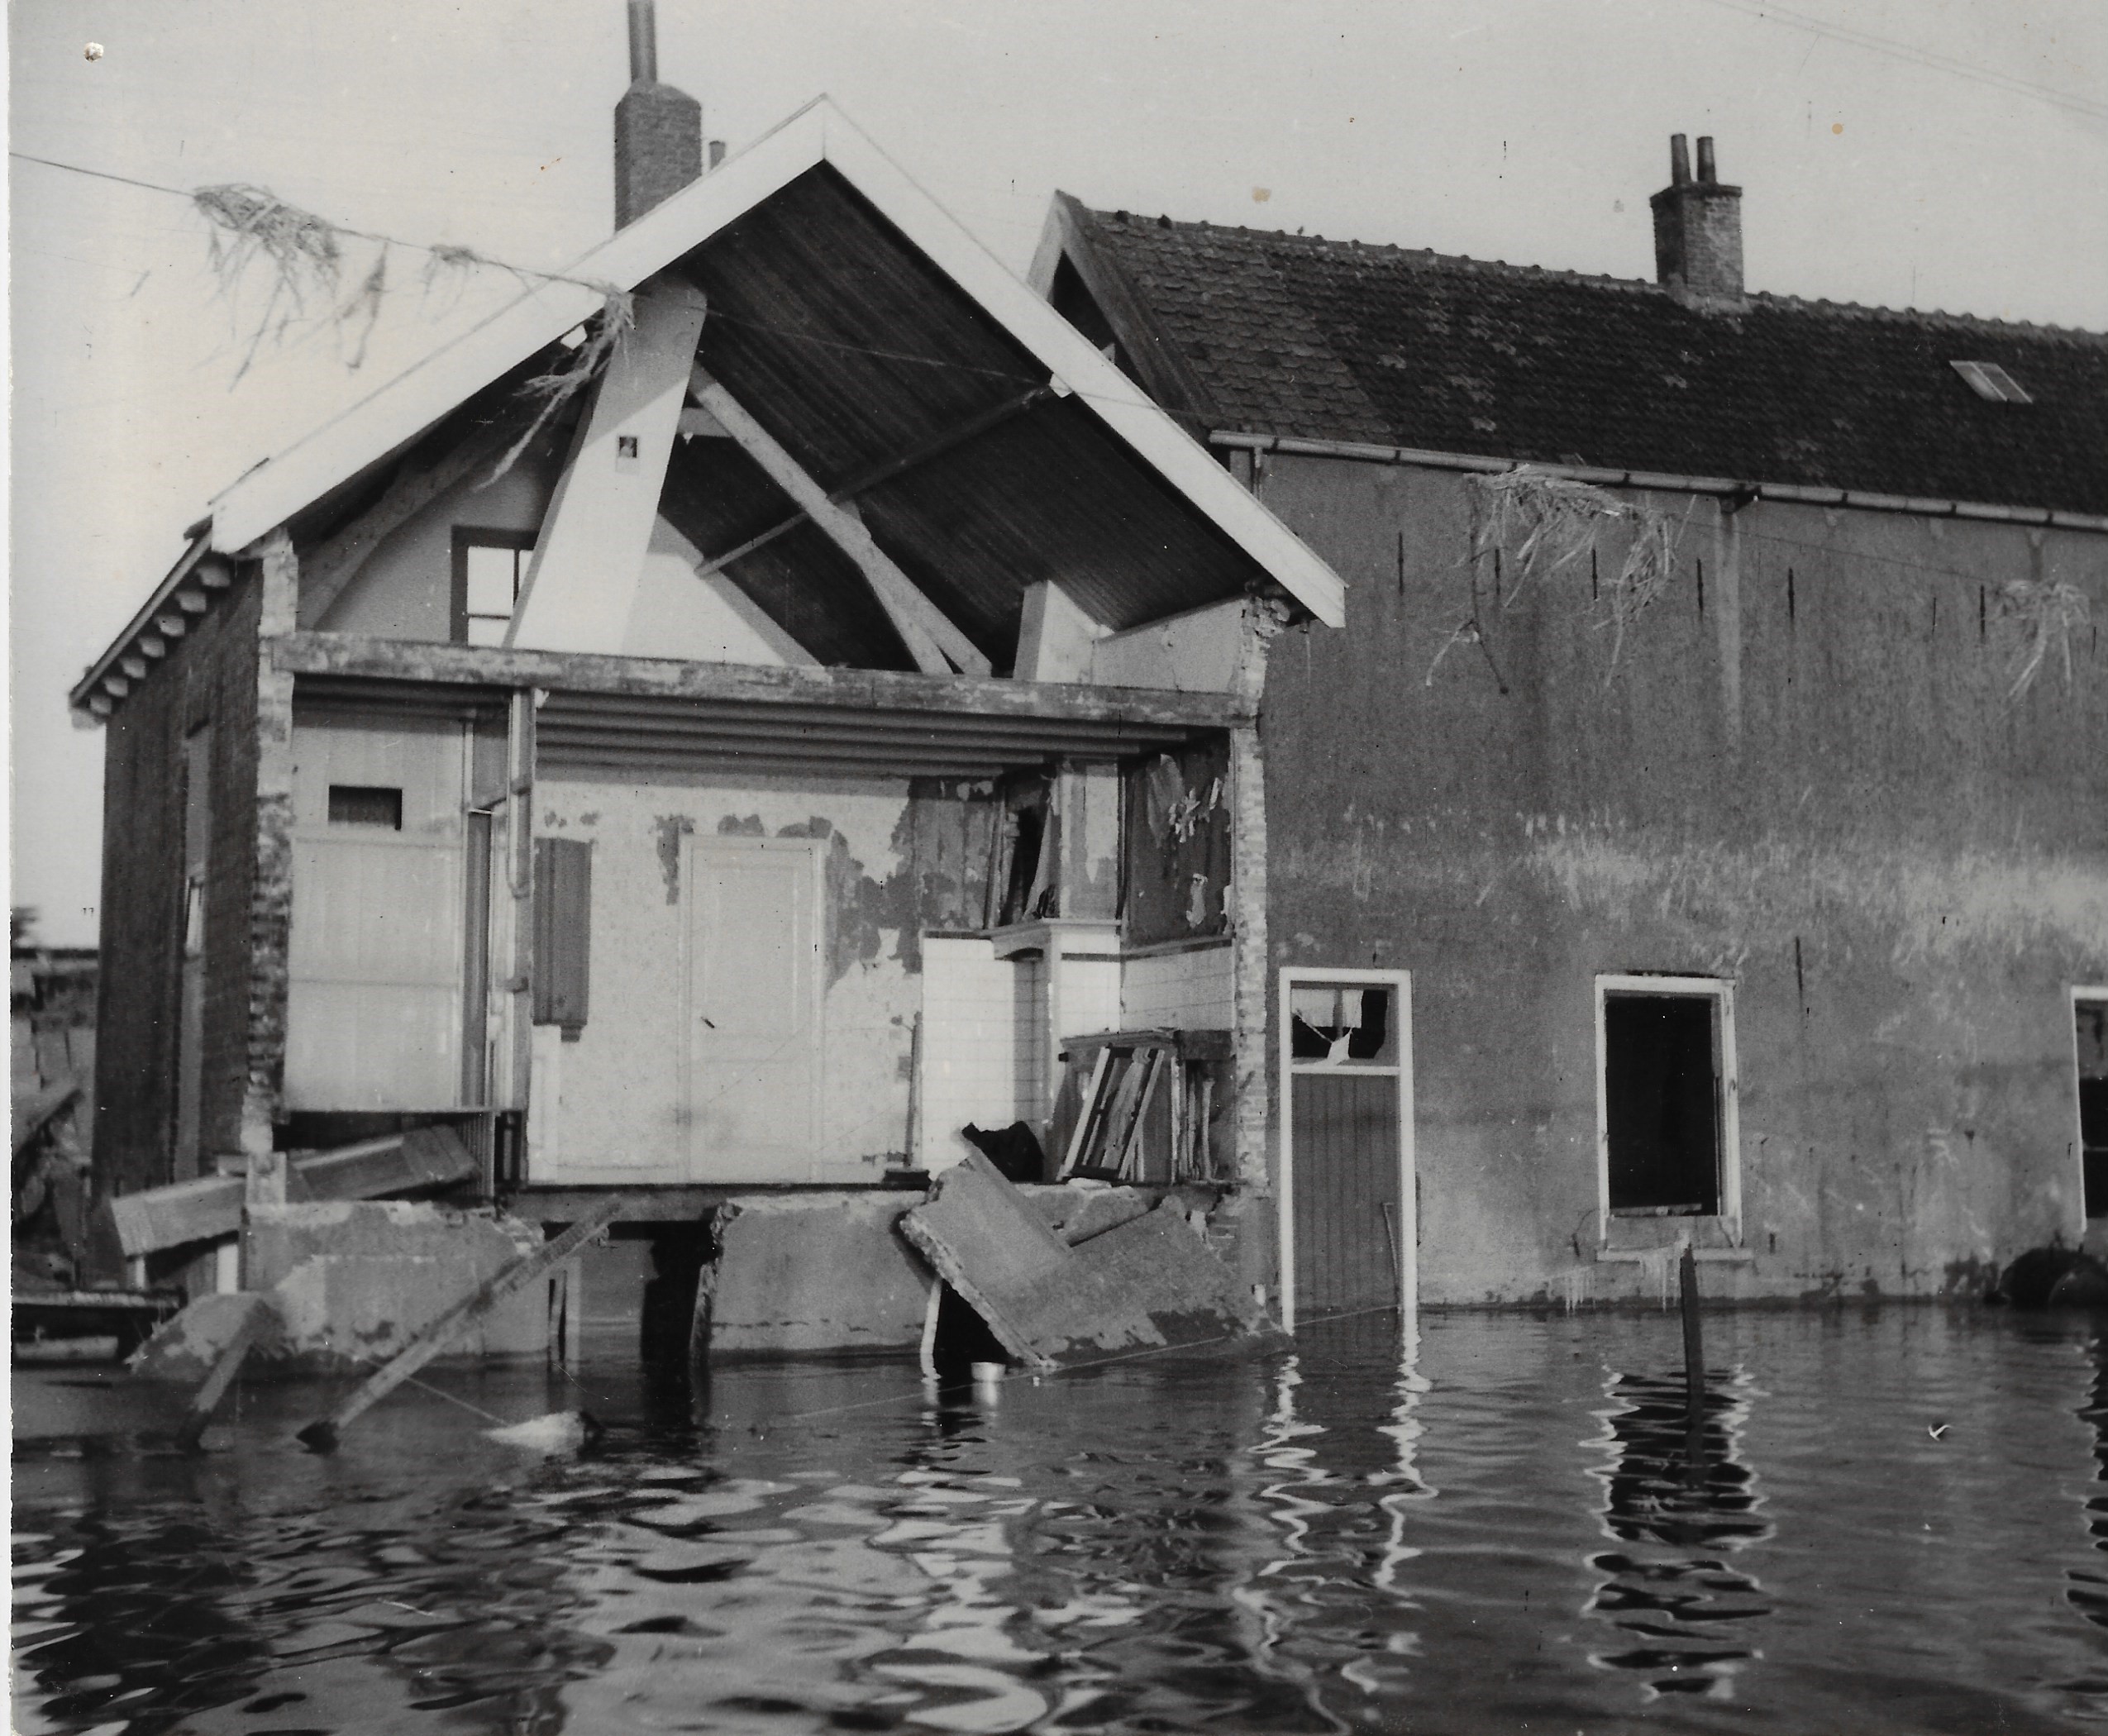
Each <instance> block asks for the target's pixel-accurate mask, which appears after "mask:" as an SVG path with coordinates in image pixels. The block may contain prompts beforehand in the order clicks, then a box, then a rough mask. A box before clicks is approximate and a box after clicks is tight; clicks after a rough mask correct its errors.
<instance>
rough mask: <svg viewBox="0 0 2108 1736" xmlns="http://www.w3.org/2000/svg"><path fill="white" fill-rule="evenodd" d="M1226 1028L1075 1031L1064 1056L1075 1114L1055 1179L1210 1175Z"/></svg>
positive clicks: (1161, 1178) (1212, 1172) (1161, 1179)
mask: <svg viewBox="0 0 2108 1736" xmlns="http://www.w3.org/2000/svg"><path fill="white" fill-rule="evenodd" d="M1228 1057H1229V1033H1228V1032H1227V1031H1171V1030H1137V1031H1100V1032H1097V1033H1093V1034H1091V1035H1090V1036H1087V1037H1070V1038H1068V1039H1067V1040H1066V1043H1065V1045H1064V1058H1065V1059H1066V1061H1067V1062H1068V1064H1069V1068H1070V1076H1071V1083H1072V1085H1073V1086H1074V1087H1075V1098H1076V1118H1075V1124H1074V1126H1073V1127H1072V1128H1071V1131H1070V1134H1069V1137H1068V1142H1067V1144H1066V1147H1065V1149H1064V1152H1063V1155H1062V1159H1061V1169H1060V1171H1058V1176H1057V1179H1060V1180H1066V1179H1067V1178H1068V1177H1070V1176H1087V1177H1091V1178H1095V1179H1097V1180H1106V1181H1141V1182H1162V1183H1173V1182H1180V1181H1209V1180H1219V1179H1220V1178H1219V1176H1218V1174H1217V1169H1216V1164H1215V1161H1214V1151H1213V1149H1212V1142H1211V1140H1210V1137H1209V1129H1210V1127H1211V1125H1212V1123H1213V1121H1214V1085H1215V1077H1214V1075H1215V1064H1218V1063H1220V1062H1223V1061H1227V1060H1228Z"/></svg>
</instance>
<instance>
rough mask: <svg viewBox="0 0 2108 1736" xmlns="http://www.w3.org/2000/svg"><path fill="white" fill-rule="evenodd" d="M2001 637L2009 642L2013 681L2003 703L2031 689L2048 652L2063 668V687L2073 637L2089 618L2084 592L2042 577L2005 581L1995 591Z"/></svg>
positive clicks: (2068, 673)
mask: <svg viewBox="0 0 2108 1736" xmlns="http://www.w3.org/2000/svg"><path fill="white" fill-rule="evenodd" d="M1997 605H1998V622H1999V626H2000V629H2001V635H2002V636H2003V637H2006V638H2008V639H2010V641H2011V651H2010V656H2011V661H2012V671H2013V675H2012V681H2011V684H2010V685H2009V686H2008V687H2007V688H2006V689H2005V703H2007V704H2009V705H2011V704H2015V703H2018V702H2019V700H2020V698H2021V696H2022V695H2023V694H2025V693H2026V692H2027V690H2028V689H2029V688H2030V687H2032V686H2034V678H2035V677H2036V676H2037V675H2039V674H2041V673H2042V665H2043V664H2044V662H2045V661H2047V660H2048V656H2049V653H2050V651H2051V649H2052V648H2054V649H2055V650H2056V651H2057V652H2058V656H2059V657H2060V659H2061V660H2062V661H2063V665H2064V685H2065V686H2066V688H2067V689H2068V688H2069V687H2070V686H2071V684H2072V632H2074V631H2075V630H2076V629H2077V628H2079V627H2085V626H2086V625H2087V623H2088V622H2090V621H2091V619H2092V614H2091V608H2090V607H2089V605H2088V603H2087V594H2086V593H2085V592H2084V591H2082V590H2081V589H2079V588H2078V587H2077V585H2076V584H2060V583H2058V582H2055V581H2052V580H2047V579H2009V580H2008V581H2007V582H2006V583H2005V584H2001V585H2000V586H1999V588H1998V592H1997Z"/></svg>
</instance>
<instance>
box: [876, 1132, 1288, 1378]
mask: <svg viewBox="0 0 2108 1736" xmlns="http://www.w3.org/2000/svg"><path fill="white" fill-rule="evenodd" d="M900 1228H901V1233H902V1234H903V1235H904V1236H905V1237H906V1238H908V1240H909V1242H911V1243H912V1244H913V1246H914V1247H915V1248H916V1249H917V1250H918V1252H921V1253H922V1254H923V1257H925V1258H926V1259H928V1261H929V1262H930V1264H931V1266H932V1267H933V1268H934V1269H935V1271H937V1275H938V1276H940V1277H941V1278H942V1279H943V1280H944V1281H945V1282H946V1283H947V1284H949V1285H951V1288H952V1289H953V1290H956V1291H957V1292H958V1294H959V1295H960V1296H961V1298H963V1299H964V1300H966V1302H967V1303H968V1304H971V1306H972V1308H973V1309H974V1310H975V1313H977V1314H980V1317H981V1318H982V1319H984V1320H985V1321H986V1322H987V1323H988V1326H989V1329H990V1331H991V1332H993V1333H994V1334H995V1336H996V1338H997V1339H998V1340H999V1342H1000V1343H1001V1344H1002V1345H1003V1347H1004V1349H1005V1350H1007V1351H1008V1352H1010V1354H1011V1355H1012V1356H1013V1357H1016V1358H1017V1359H1018V1361H1020V1362H1024V1363H1027V1364H1028V1365H1030V1366H1033V1367H1035V1368H1055V1367H1059V1366H1063V1365H1064V1364H1069V1363H1075V1362H1093V1361H1098V1360H1100V1359H1102V1358H1104V1357H1108V1356H1111V1355H1117V1354H1118V1353H1120V1352H1127V1351H1133V1350H1141V1349H1149V1348H1162V1347H1171V1346H1172V1345H1177V1344H1193V1343H1206V1342H1212V1341H1214V1340H1216V1339H1219V1338H1229V1337H1234V1336H1238V1335H1242V1334H1246V1333H1258V1332H1261V1331H1264V1330H1266V1327H1267V1325H1268V1322H1267V1320H1266V1314H1265V1313H1264V1311H1263V1310H1262V1309H1261V1308H1260V1306H1259V1304H1258V1303H1257V1300H1255V1299H1254V1298H1253V1297H1252V1296H1251V1295H1249V1294H1247V1293H1246V1292H1245V1291H1243V1290H1242V1289H1241V1288H1240V1286H1239V1285H1238V1283H1237V1281H1236V1279H1235V1278H1234V1276H1233V1275H1232V1273H1231V1272H1230V1271H1229V1269H1228V1267H1227V1266H1223V1263H1222V1262H1221V1261H1219V1260H1218V1259H1216V1258H1215V1257H1214V1255H1213V1254H1212V1253H1210V1252H1209V1250H1208V1247H1207V1246H1206V1244H1205V1243H1204V1242H1202V1240H1201V1239H1200V1238H1199V1235H1197V1234H1196V1233H1195V1232H1194V1230H1193V1229H1192V1228H1191V1227H1190V1225H1189V1224H1188V1223H1186V1221H1185V1216H1184V1214H1182V1213H1181V1212H1180V1211H1178V1210H1177V1209H1175V1208H1173V1209H1165V1208H1159V1209H1157V1210H1156V1211H1153V1212H1151V1213H1149V1214H1147V1215H1145V1216H1143V1217H1140V1218H1137V1219H1133V1221H1131V1222H1129V1223H1123V1224H1121V1225H1119V1226H1118V1228H1114V1229H1110V1230H1108V1231H1107V1232H1105V1233H1104V1234H1103V1235H1100V1236H1095V1237H1093V1238H1091V1239H1090V1241H1088V1242H1084V1243H1082V1244H1081V1245H1080V1246H1079V1247H1073V1248H1072V1247H1069V1246H1067V1245H1066V1243H1065V1242H1062V1240H1061V1238H1060V1237H1059V1236H1057V1235H1056V1234H1055V1233H1054V1232H1053V1231H1052V1230H1051V1229H1050V1228H1047V1223H1046V1222H1045V1220H1044V1219H1043V1218H1042V1216H1041V1215H1040V1214H1039V1213H1038V1212H1037V1211H1036V1210H1035V1209H1033V1206H1032V1204H1030V1202H1029V1201H1028V1199H1026V1198H1025V1196H1024V1195H1023V1194H1021V1193H1019V1192H1018V1190H1017V1189H1016V1188H1014V1187H1013V1186H1012V1185H1010V1184H1009V1182H1008V1181H1006V1180H1004V1179H1003V1177H1002V1176H1001V1175H1000V1174H999V1172H998V1171H997V1170H996V1168H995V1166H994V1165H993V1164H992V1163H990V1162H989V1161H988V1160H987V1159H986V1158H985V1157H982V1156H981V1155H980V1153H979V1152H975V1153H973V1154H971V1155H970V1156H969V1157H967V1158H966V1161H964V1162H962V1163H961V1164H960V1165H958V1166H956V1168H954V1169H951V1170H947V1171H946V1172H945V1173H944V1174H943V1175H942V1176H940V1177H939V1178H938V1179H937V1185H936V1187H935V1189H934V1190H933V1191H932V1195H931V1197H930V1199H929V1202H928V1204H925V1205H921V1206H918V1207H916V1208H915V1209H913V1210H912V1211H910V1212H909V1213H907V1214H905V1215H904V1217H903V1218H902V1219H901V1220H900Z"/></svg>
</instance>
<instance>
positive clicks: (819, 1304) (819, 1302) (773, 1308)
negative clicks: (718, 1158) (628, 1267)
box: [694, 1192, 933, 1357]
mask: <svg viewBox="0 0 2108 1736" xmlns="http://www.w3.org/2000/svg"><path fill="white" fill-rule="evenodd" d="M920 1201H921V1196H920V1195H916V1194H887V1193H846V1192H845V1193H829V1194H800V1195H782V1196H770V1195H755V1196H753V1197H751V1198H749V1199H738V1200H732V1201H728V1202H727V1203H726V1204H723V1205H721V1206H719V1207H718V1210H717V1215H716V1218H715V1219H714V1222H713V1229H714V1233H715V1238H716V1244H717V1247H716V1254H715V1257H714V1258H713V1259H712V1260H711V1261H708V1263H707V1264H706V1265H705V1266H703V1280H702V1284H701V1286H700V1288H699V1290H698V1291H697V1293H696V1299H695V1337H694V1348H695V1349H696V1350H697V1352H707V1353H708V1354H709V1355H711V1356H713V1357H717V1356H765V1355H772V1354H773V1355H784V1354H795V1353H800V1352H823V1351H862V1350H870V1351H901V1350H913V1349H914V1348H915V1347H916V1346H917V1345H918V1344H919V1343H921V1341H922V1336H923V1319H924V1317H925V1315H926V1314H928V1308H929V1294H930V1285H931V1284H932V1282H933V1280H932V1277H931V1275H930V1273H929V1271H928V1268H927V1267H925V1266H923V1263H922V1261H920V1260H918V1258H917V1257H915V1254H914V1252H913V1250H912V1249H910V1248H909V1246H908V1244H907V1243H906V1242H904V1241H902V1240H901V1239H900V1238H899V1235H898V1234H897V1233H895V1228H894V1227H895V1225H896V1224H897V1223H899V1219H900V1214H902V1213H903V1212H904V1211H906V1210H908V1209H909V1207H911V1206H913V1205H916V1204H920Z"/></svg>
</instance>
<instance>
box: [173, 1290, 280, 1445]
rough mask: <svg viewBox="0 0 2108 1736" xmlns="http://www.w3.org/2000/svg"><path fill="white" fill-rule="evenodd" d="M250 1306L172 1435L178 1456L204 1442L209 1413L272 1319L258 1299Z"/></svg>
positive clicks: (253, 1298)
mask: <svg viewBox="0 0 2108 1736" xmlns="http://www.w3.org/2000/svg"><path fill="white" fill-rule="evenodd" d="M246 1300H248V1302H249V1304H250V1306H249V1308H248V1309H247V1311H246V1313H244V1314H243V1315H242V1317H241V1324H240V1325H239V1326H237V1327H236V1328H235V1330H234V1336H233V1337H232V1338H230V1339H228V1340H227V1348H226V1349H225V1350H223V1351H222V1352H220V1359H219V1361H217V1362H215V1363H213V1365H212V1372H211V1373H210V1374H208V1375H207V1376H205V1384H204V1385H202V1386H200V1387H199V1388H198V1392H197V1395H196V1396H195V1397H193V1399H192V1400H191V1401H190V1408H189V1409H188V1410H187V1411H185V1412H184V1418H183V1421H182V1423H181V1424H180V1425H179V1427H178V1428H177V1429H176V1433H175V1444H176V1450H177V1451H178V1452H196V1451H197V1450H198V1442H199V1441H201V1440H202V1439H203V1438H204V1434H205V1426H206V1424H208V1423H210V1422H211V1421H212V1413H213V1412H214V1411H216V1410H217V1409H219V1408H220V1404H221V1401H222V1400H224V1399H225V1398H226V1397H227V1388H229V1387H230V1386H231V1385H234V1377H235V1376H236V1375H238V1374H240V1373H241V1365H242V1364H243V1363H244V1362H246V1361H248V1359H249V1352H250V1349H251V1348H252V1347H254V1346H255V1343H256V1340H257V1338H259V1337H260V1336H261V1334H262V1333H263V1329H264V1325H265V1322H266V1321H268V1320H269V1319H270V1318H271V1304H269V1302H267V1301H266V1300H265V1299H264V1298H263V1297H261V1296H260V1295H251V1296H250V1297H249V1298H247V1299H246Z"/></svg>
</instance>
